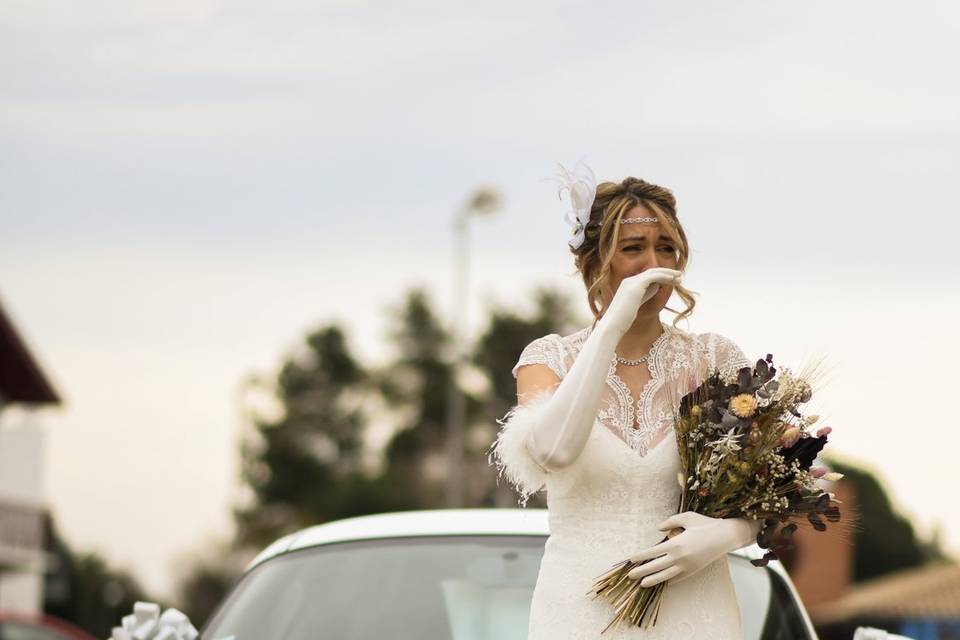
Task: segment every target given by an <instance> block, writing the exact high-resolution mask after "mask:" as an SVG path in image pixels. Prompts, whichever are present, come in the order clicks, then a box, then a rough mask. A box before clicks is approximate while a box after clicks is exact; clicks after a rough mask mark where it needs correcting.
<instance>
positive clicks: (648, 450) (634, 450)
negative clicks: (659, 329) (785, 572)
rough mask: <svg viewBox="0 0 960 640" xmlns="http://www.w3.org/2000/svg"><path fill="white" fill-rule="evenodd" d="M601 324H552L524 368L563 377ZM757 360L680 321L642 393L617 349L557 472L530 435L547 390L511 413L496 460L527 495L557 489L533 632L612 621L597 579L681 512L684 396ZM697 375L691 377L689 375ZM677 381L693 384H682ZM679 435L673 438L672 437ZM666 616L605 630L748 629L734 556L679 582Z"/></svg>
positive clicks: (655, 351) (593, 630)
mask: <svg viewBox="0 0 960 640" xmlns="http://www.w3.org/2000/svg"><path fill="white" fill-rule="evenodd" d="M590 331H591V329H590V328H589V327H588V328H585V329H581V330H579V331H577V332H575V333H572V334H570V335H567V336H560V335H557V334H550V335H547V336H543V337H541V338H538V339H536V340H534V341H533V342H531V343H530V344H529V345H527V347H526V348H525V349H524V350H523V352H522V354H521V356H520V359H519V361H518V362H517V364H516V366H515V367H514V369H513V373H514V376H516V373H517V369H518V368H520V367H522V366H525V365H530V364H545V365H547V366H548V367H550V369H551V370H552V371H553V372H554V373H556V374H557V376H558V377H559V378H560V379H561V380H562V379H563V378H564V376H565V375H566V373H567V371H568V370H569V369H570V366H571V365H572V363H573V362H574V360H575V359H576V357H577V354H578V353H579V350H580V348H581V347H582V346H583V344H584V342H585V341H586V339H587V337H588V336H589V335H590ZM747 365H749V361H748V360H747V358H746V357H745V356H744V355H743V352H742V351H741V350H740V349H739V348H738V347H737V346H736V345H735V344H734V343H733V342H732V341H730V340H729V339H727V338H725V337H723V336H721V335H718V334H715V333H704V334H693V333H688V332H685V331H682V330H679V329H676V328H674V327H672V326H669V325H664V327H663V333H662V334H661V335H660V336H659V337H658V338H657V340H656V341H655V342H654V344H653V346H652V348H651V351H650V354H649V357H648V362H647V366H648V368H649V373H650V379H649V381H648V382H647V383H646V385H645V386H644V387H643V389H642V390H641V391H640V392H639V393H637V397H636V398H633V397H632V394H631V393H630V389H629V388H628V387H627V385H626V384H625V383H624V382H623V380H621V379H620V377H619V376H618V375H617V361H616V359H615V358H612V359H611V364H610V368H609V370H608V372H607V385H606V387H605V389H604V393H603V394H602V396H601V402H600V406H599V409H598V411H597V420H596V422H595V423H594V426H593V429H592V431H591V432H590V435H589V438H588V440H587V443H586V445H585V447H584V449H583V451H582V452H581V454H580V456H579V457H578V458H577V459H576V460H575V461H574V462H573V464H571V465H569V466H567V467H564V468H562V469H558V470H555V471H547V470H545V469H542V468H541V467H539V466H538V465H537V464H536V462H535V461H534V460H533V459H532V457H531V456H530V455H529V453H528V452H527V451H526V447H525V446H524V440H525V437H526V435H527V433H528V432H529V428H530V426H531V425H532V424H534V423H535V421H536V420H535V418H534V419H529V418H530V417H531V416H536V415H537V412H538V411H539V405H540V403H543V402H549V399H550V396H551V394H547V393H543V394H539V395H538V396H536V397H534V398H532V399H531V400H529V401H528V402H525V403H524V404H523V405H520V406H517V407H514V408H513V409H511V411H510V412H508V414H507V416H506V417H505V418H504V419H503V420H501V425H502V428H501V430H500V432H499V434H498V436H497V440H496V441H495V442H494V444H493V445H492V446H491V460H492V461H493V462H496V464H497V467H498V470H499V471H500V473H501V475H502V476H506V478H507V479H508V480H509V481H510V482H511V483H512V484H513V485H514V486H515V487H516V488H517V490H518V491H519V492H520V494H521V504H525V503H526V499H527V497H529V495H531V494H533V493H535V492H536V491H539V490H540V489H541V488H543V487H544V486H545V487H546V489H547V505H548V511H549V523H550V537H549V538H548V540H547V544H546V548H545V551H544V556H543V560H542V562H541V567H540V573H539V575H538V579H537V586H536V588H535V590H534V597H533V602H532V604H531V610H530V626H529V636H528V638H529V640H538V639H547V638H549V639H551V640H553V639H554V638H567V639H580V638H583V639H586V638H591V639H592V638H598V637H601V636H600V631H601V630H602V629H603V628H604V627H605V626H606V624H607V623H608V622H609V621H610V619H611V615H612V608H611V607H610V606H609V604H607V603H605V602H602V601H597V600H593V599H592V598H591V597H590V596H588V595H587V591H588V590H589V589H590V586H591V585H592V584H593V580H594V579H595V578H596V577H597V576H599V575H601V574H602V573H604V572H605V571H607V570H608V569H609V568H610V567H612V566H613V565H614V564H616V563H618V562H620V561H622V560H624V559H625V558H627V557H629V555H631V554H632V553H634V552H636V551H639V550H641V549H644V548H646V547H648V546H651V545H653V544H656V543H657V542H659V540H660V539H661V537H662V536H663V532H661V531H659V530H658V529H657V525H658V524H659V523H661V522H662V521H663V520H665V519H666V518H667V517H669V516H671V515H673V514H674V513H676V510H677V507H678V503H679V496H680V485H679V484H678V482H677V475H678V473H679V472H680V456H679V452H678V451H677V447H676V439H675V438H674V437H673V434H672V425H673V422H672V420H673V411H674V409H675V404H674V401H676V402H677V403H679V398H680V396H681V395H682V393H686V391H688V390H690V389H692V388H693V387H694V386H696V384H698V383H699V382H700V380H701V379H702V377H703V376H705V375H706V372H708V371H710V370H711V369H713V368H718V369H720V371H721V373H722V374H724V375H731V374H732V373H734V372H735V371H736V370H738V369H739V368H740V367H743V366H747ZM691 384H692V385H693V386H690V385H691ZM678 389H685V390H683V391H682V393H681V394H680V395H677V390H678ZM668 436H669V437H668ZM665 593H666V595H665V598H664V602H663V608H662V610H661V615H660V620H659V621H658V623H657V626H656V627H655V628H654V629H651V630H646V631H644V630H641V629H637V628H625V629H621V630H619V631H617V632H614V631H613V629H611V630H610V631H608V632H607V633H605V634H604V635H603V636H602V637H603V638H614V639H616V638H644V639H662V640H667V639H669V640H673V639H675V638H704V639H716V640H721V639H722V640H731V639H733V638H738V637H741V635H742V632H741V629H740V612H739V608H738V605H737V601H736V595H735V592H734V590H733V584H732V581H731V580H730V575H729V569H728V567H727V564H726V558H721V559H719V560H717V561H715V562H714V563H712V564H710V565H708V566H707V567H706V568H704V569H703V570H701V571H699V572H698V573H696V574H694V575H693V576H690V577H689V578H687V579H685V580H682V581H681V582H679V583H677V584H676V585H673V584H671V585H670V586H669V587H668V589H667V591H666V592H665Z"/></svg>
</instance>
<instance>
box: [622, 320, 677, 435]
mask: <svg viewBox="0 0 960 640" xmlns="http://www.w3.org/2000/svg"><path fill="white" fill-rule="evenodd" d="M660 327H661V328H662V332H661V333H660V335H658V336H657V337H656V339H655V340H654V341H653V343H652V344H651V345H650V350H649V351H648V353H649V356H648V357H647V363H646V364H647V371H648V372H649V373H650V377H649V378H648V379H647V381H646V382H645V383H644V384H643V385H642V386H641V387H640V390H639V393H638V395H636V396H634V395H633V391H632V390H631V389H630V385H628V384H627V383H626V382H624V381H623V378H621V377H620V376H619V375H618V374H617V356H616V353H614V356H613V360H612V361H611V363H610V368H609V369H608V376H607V378H608V380H612V381H613V382H614V383H615V384H617V385H619V387H620V389H621V390H622V391H623V393H624V394H625V395H626V397H627V400H628V404H629V407H630V409H629V410H628V412H627V414H628V416H629V418H630V424H628V425H626V427H627V430H628V432H629V431H642V430H643V427H644V426H646V427H650V426H651V425H644V424H643V420H642V418H643V411H642V407H641V404H640V401H641V400H644V399H645V398H646V397H647V395H648V393H649V391H650V389H651V388H652V385H653V383H654V381H656V380H658V379H659V378H658V377H657V369H658V367H657V356H658V355H659V354H660V350H661V348H662V347H663V343H665V342H666V341H667V338H668V337H669V331H670V329H669V328H668V326H667V324H666V323H665V322H663V321H661V322H660Z"/></svg>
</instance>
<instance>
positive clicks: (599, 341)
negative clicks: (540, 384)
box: [525, 267, 681, 471]
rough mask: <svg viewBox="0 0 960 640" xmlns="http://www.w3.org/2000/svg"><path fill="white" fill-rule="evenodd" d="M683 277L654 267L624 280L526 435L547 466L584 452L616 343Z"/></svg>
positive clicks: (563, 463)
mask: <svg viewBox="0 0 960 640" xmlns="http://www.w3.org/2000/svg"><path fill="white" fill-rule="evenodd" d="M680 275H681V273H680V272H679V271H677V270H675V269H666V268H663V267H653V268H650V269H647V270H646V271H643V272H641V273H638V274H636V275H633V276H630V277H627V278H624V279H623V280H622V281H621V282H620V286H619V287H618V288H617V291H616V294H615V295H614V297H613V300H611V302H610V306H609V308H608V309H607V310H606V311H605V312H604V314H603V316H602V317H601V318H600V320H599V321H597V324H596V326H595V327H594V329H593V331H592V332H591V333H590V336H589V337H588V338H587V340H586V341H585V342H584V343H583V346H582V347H581V349H580V352H579V353H578V354H577V357H576V359H575V360H574V362H573V365H571V367H570V370H569V371H568V372H567V374H566V375H565V376H564V377H563V380H561V381H560V384H559V385H557V387H556V389H555V390H554V391H553V395H552V396H551V397H550V399H549V400H547V401H546V402H545V403H543V404H542V406H540V409H539V411H538V412H537V417H536V419H535V422H534V424H533V426H532V427H531V428H530V430H529V431H528V433H527V440H526V443H525V444H526V448H527V451H528V453H529V454H530V456H531V457H532V458H533V459H534V461H535V462H536V463H537V464H539V465H540V466H541V467H542V468H544V469H546V470H548V471H549V470H552V469H559V468H562V467H565V466H568V465H570V464H572V463H573V461H574V460H576V459H577V456H579V455H580V452H581V451H583V448H584V446H586V443H587V438H588V437H589V436H590V430H591V429H592V428H593V424H594V421H595V420H596V417H597V409H598V408H599V405H600V397H601V394H602V393H603V388H604V386H605V385H606V381H607V372H608V371H609V368H610V361H611V360H612V359H613V354H614V350H615V349H616V346H617V343H619V342H620V339H621V338H622V337H623V335H624V334H625V333H626V332H627V330H629V329H630V327H631V325H633V322H634V320H635V319H636V316H637V310H638V309H639V308H640V305H642V304H643V303H645V302H647V301H648V300H649V299H650V298H652V297H653V296H654V295H656V293H657V291H659V289H660V285H665V286H666V285H673V284H675V283H677V282H679V279H680Z"/></svg>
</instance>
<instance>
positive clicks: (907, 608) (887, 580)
mask: <svg viewBox="0 0 960 640" xmlns="http://www.w3.org/2000/svg"><path fill="white" fill-rule="evenodd" d="M810 616H811V618H813V621H814V622H815V623H816V624H831V623H834V622H840V621H844V620H852V619H855V618H861V617H882V618H896V619H905V618H936V619H945V618H948V619H953V620H956V619H958V618H960V565H958V564H948V563H935V564H930V565H926V566H923V567H918V568H916V569H906V570H904V571H898V572H897V573H894V574H890V575H888V576H883V577H880V578H875V579H873V580H868V581H865V582H861V583H859V584H857V585H854V586H853V587H852V588H851V589H850V590H849V591H847V593H845V594H844V595H843V596H841V597H840V598H837V599H836V600H832V601H830V602H825V603H823V604H821V605H818V606H816V607H812V608H811V610H810Z"/></svg>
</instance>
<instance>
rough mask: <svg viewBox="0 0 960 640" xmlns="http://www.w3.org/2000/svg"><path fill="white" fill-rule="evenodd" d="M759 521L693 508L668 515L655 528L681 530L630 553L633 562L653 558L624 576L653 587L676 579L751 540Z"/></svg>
mask: <svg viewBox="0 0 960 640" xmlns="http://www.w3.org/2000/svg"><path fill="white" fill-rule="evenodd" d="M762 524H763V523H762V522H761V521H760V520H751V519H748V518H711V517H709V516H704V515H701V514H699V513H695V512H693V511H684V512H683V513H678V514H677V515H674V516H670V517H669V518H667V519H666V520H664V521H663V522H661V523H660V525H659V526H658V527H657V529H659V530H660V531H670V530H671V529H674V528H677V527H680V528H682V529H683V532H681V533H679V534H677V535H676V536H674V537H672V538H670V539H669V540H664V541H663V542H661V543H659V544H656V545H654V546H652V547H650V548H648V549H644V550H643V551H640V552H639V553H635V554H633V555H632V556H630V560H631V561H633V562H643V561H644V560H651V559H652V558H656V560H651V561H650V562H647V563H646V564H643V565H640V566H639V567H636V568H634V569H632V570H631V571H630V573H628V574H627V576H628V577H630V578H633V579H635V580H637V579H639V580H640V586H641V587H652V586H653V585H655V584H658V583H660V582H663V581H664V580H671V579H672V580H673V581H674V582H678V581H680V580H683V579H684V578H686V577H688V576H690V575H693V574H694V573H696V572H697V571H699V570H700V569H703V568H704V567H706V566H707V565H708V564H710V563H711V562H713V561H714V560H716V559H717V558H720V557H722V556H724V555H726V554H727V552H729V551H733V550H734V549H739V548H741V547H745V546H747V545H748V544H750V543H751V542H753V541H754V540H755V539H756V537H757V533H759V531H760V527H761V526H762ZM645 576H646V577H645Z"/></svg>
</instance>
